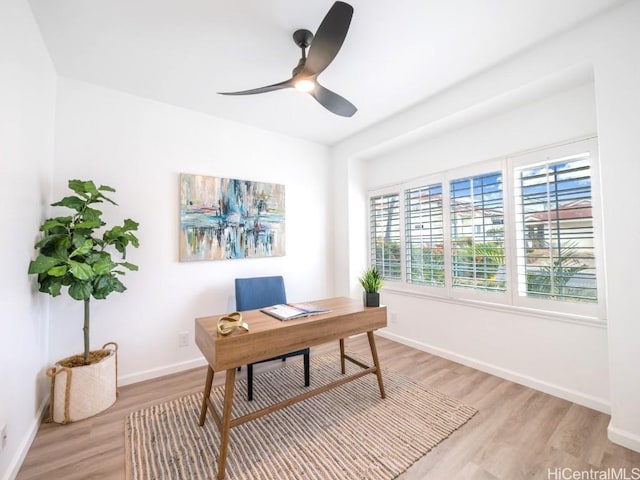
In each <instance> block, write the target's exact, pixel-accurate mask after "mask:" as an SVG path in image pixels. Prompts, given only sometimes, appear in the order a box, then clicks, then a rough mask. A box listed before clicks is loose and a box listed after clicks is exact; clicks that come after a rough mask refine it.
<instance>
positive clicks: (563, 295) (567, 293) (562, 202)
mask: <svg viewBox="0 0 640 480" xmlns="http://www.w3.org/2000/svg"><path fill="white" fill-rule="evenodd" d="M514 174H515V184H516V214H517V216H516V238H517V242H518V248H517V268H518V293H519V295H520V296H528V297H536V298H546V299H552V300H560V301H573V302H596V301H597V282H596V264H595V258H594V257H595V255H594V225H593V216H592V197H591V162H590V154H589V153H581V154H577V155H573V156H570V157H565V158H563V159H553V160H550V161H547V162H545V163H542V164H537V165H535V166H527V167H523V168H517V169H514Z"/></svg>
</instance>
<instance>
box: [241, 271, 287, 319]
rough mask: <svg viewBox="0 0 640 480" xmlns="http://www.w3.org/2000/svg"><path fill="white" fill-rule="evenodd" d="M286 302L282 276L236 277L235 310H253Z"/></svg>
mask: <svg viewBox="0 0 640 480" xmlns="http://www.w3.org/2000/svg"><path fill="white" fill-rule="evenodd" d="M280 303H287V293H286V291H285V288H284V278H282V276H280V275H278V276H273V277H251V278H236V310H238V311H239V312H244V311H245V310H254V309H256V308H264V307H269V306H271V305H277V304H280Z"/></svg>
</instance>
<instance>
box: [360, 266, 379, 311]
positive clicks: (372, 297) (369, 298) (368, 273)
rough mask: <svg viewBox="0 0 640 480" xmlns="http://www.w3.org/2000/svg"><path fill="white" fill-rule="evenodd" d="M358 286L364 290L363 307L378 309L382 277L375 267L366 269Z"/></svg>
mask: <svg viewBox="0 0 640 480" xmlns="http://www.w3.org/2000/svg"><path fill="white" fill-rule="evenodd" d="M358 281H359V282H360V285H362V288H364V305H365V307H379V306H380V293H379V290H380V289H381V288H382V283H383V282H382V277H381V276H380V273H379V272H378V269H377V268H376V267H371V268H367V269H366V270H365V271H364V272H363V273H362V275H361V276H360V278H358Z"/></svg>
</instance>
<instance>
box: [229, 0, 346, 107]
mask: <svg viewBox="0 0 640 480" xmlns="http://www.w3.org/2000/svg"><path fill="white" fill-rule="evenodd" d="M352 16H353V7H352V6H351V5H349V4H348V3H344V2H335V3H334V4H333V6H332V7H331V8H330V9H329V11H328V12H327V14H326V15H325V17H324V19H323V20H322V23H321V24H320V26H319V27H318V31H317V32H316V34H315V36H314V35H313V33H311V32H310V31H309V30H296V31H295V32H294V34H293V40H294V42H296V45H298V46H299V47H300V48H301V49H302V58H300V61H299V62H298V65H296V67H295V68H294V69H293V72H292V73H291V78H290V79H289V80H285V81H284V82H280V83H274V84H273V85H267V86H265V87H260V88H254V89H251V90H243V91H240V92H218V93H220V94H221V95H254V94H256V93H266V92H272V91H274V90H280V89H282V88H296V89H297V90H300V91H303V92H305V93H308V94H309V95H311V96H312V97H313V98H315V99H316V100H317V101H318V103H320V105H322V106H323V107H324V108H326V109H327V110H329V111H330V112H333V113H335V114H336V115H340V116H342V117H351V116H353V114H354V113H356V111H357V110H358V109H357V108H356V107H355V106H354V105H353V104H352V103H351V102H349V101H348V100H347V99H345V98H343V97H341V96H340V95H338V94H337V93H334V92H332V91H331V90H329V89H327V88H325V87H323V86H322V85H320V83H319V82H318V79H317V77H318V75H320V74H321V73H322V72H323V71H324V70H325V69H326V68H327V67H328V66H329V64H330V63H331V62H332V61H333V59H334V58H335V57H336V55H337V54H338V52H339V51H340V47H342V43H343V42H344V39H345V37H346V36H347V31H348V30H349V24H350V23H351V17H352ZM307 48H309V54H308V55H307V53H306V49H307Z"/></svg>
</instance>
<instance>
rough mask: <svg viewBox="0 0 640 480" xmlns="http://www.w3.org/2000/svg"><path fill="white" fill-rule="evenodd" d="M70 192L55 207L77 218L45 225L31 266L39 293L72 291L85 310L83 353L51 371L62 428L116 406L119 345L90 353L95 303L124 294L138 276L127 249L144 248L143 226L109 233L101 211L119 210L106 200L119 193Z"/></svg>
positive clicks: (77, 186) (128, 223)
mask: <svg viewBox="0 0 640 480" xmlns="http://www.w3.org/2000/svg"><path fill="white" fill-rule="evenodd" d="M69 188H70V189H71V190H72V191H73V192H74V195H70V196H66V197H64V198H63V199H62V200H60V201H58V202H56V203H52V204H51V205H52V206H54V207H66V208H68V209H69V210H71V212H70V213H69V214H67V215H64V216H59V217H54V218H49V219H47V220H45V221H44V222H43V223H42V225H41V226H40V231H41V232H42V237H41V239H40V240H39V241H38V242H37V243H36V244H35V248H36V250H37V252H38V255H37V256H36V258H35V259H34V260H32V261H31V262H30V263H29V273H30V274H34V275H37V276H38V277H37V280H38V285H39V291H41V292H43V293H47V294H49V295H51V296H53V297H57V296H58V295H60V294H61V292H62V291H63V289H66V291H67V293H68V294H69V296H70V297H71V298H73V299H74V300H78V301H81V302H83V304H84V324H83V328H82V330H83V338H84V351H83V353H81V354H79V355H74V356H71V357H68V358H65V359H64V360H60V361H59V362H57V363H56V366H55V367H53V368H50V369H49V370H48V371H47V375H48V376H49V377H50V378H51V383H52V388H51V392H52V398H51V399H50V420H52V421H55V422H59V423H69V422H71V421H75V420H81V419H82V418H86V417H89V416H92V415H95V414H96V413H98V412H100V411H102V410H104V409H106V408H107V407H109V406H111V405H112V404H113V402H115V399H116V391H117V371H116V369H117V359H116V355H117V345H116V344H115V343H109V344H106V345H104V346H103V347H102V348H101V349H98V350H95V351H91V350H90V335H89V333H90V302H91V298H94V299H95V300H104V299H106V298H107V297H108V296H109V295H110V294H112V293H114V292H124V291H125V290H126V287H125V286H124V285H123V283H122V282H121V281H120V278H121V277H122V276H123V275H124V274H125V273H126V271H135V270H138V267H137V266H136V265H134V264H132V263H129V262H127V261H126V260H125V257H126V252H127V247H129V246H132V247H135V248H137V247H138V245H139V242H138V238H137V237H136V236H135V235H134V233H133V232H134V231H136V230H137V229H138V223H137V222H134V221H133V220H131V219H128V218H127V219H125V220H124V223H123V224H122V225H115V226H113V227H111V228H105V227H107V224H106V222H104V221H103V220H102V211H101V210H98V209H97V208H96V204H100V203H105V202H107V203H110V204H112V205H117V204H116V203H115V202H114V201H113V200H111V199H110V198H109V197H107V196H106V195H105V192H108V193H113V192H115V189H113V188H112V187H109V186H107V185H101V186H99V187H96V185H95V184H94V182H92V181H82V180H69ZM114 255H115V256H116V257H117V256H120V257H121V258H115V259H114ZM108 346H111V347H112V348H107V347H108ZM72 369H73V370H72Z"/></svg>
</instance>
